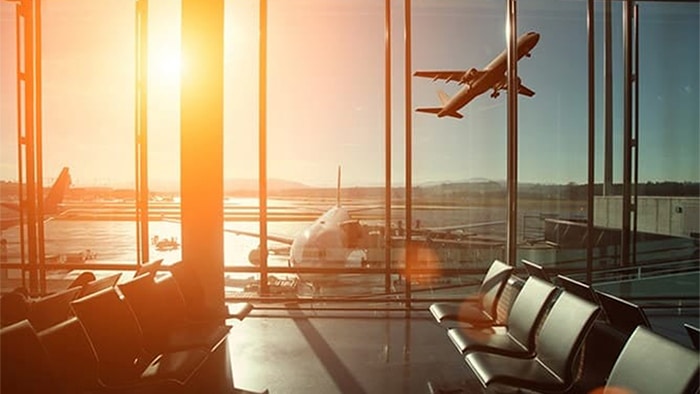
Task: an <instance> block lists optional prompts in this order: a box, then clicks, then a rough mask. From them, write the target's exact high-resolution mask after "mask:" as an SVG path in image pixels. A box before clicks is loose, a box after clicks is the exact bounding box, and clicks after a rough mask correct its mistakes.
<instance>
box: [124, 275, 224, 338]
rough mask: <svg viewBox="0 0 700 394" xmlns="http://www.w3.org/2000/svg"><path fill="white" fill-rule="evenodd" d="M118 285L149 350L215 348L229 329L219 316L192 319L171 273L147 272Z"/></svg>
mask: <svg viewBox="0 0 700 394" xmlns="http://www.w3.org/2000/svg"><path fill="white" fill-rule="evenodd" d="M118 288H119V290H120V292H121V293H122V294H123V295H124V301H125V302H126V303H127V304H128V305H129V307H130V308H131V311H132V312H133V314H134V315H135V316H136V320H137V321H138V323H139V326H140V327H141V331H142V334H143V338H144V344H145V346H146V347H147V348H148V349H149V350H152V351H157V352H162V351H173V350H181V349H188V348H192V347H205V348H207V349H211V350H214V349H215V348H216V347H217V346H218V345H219V344H220V343H221V342H222V341H223V340H224V339H225V338H226V335H227V334H228V332H229V330H230V328H231V327H230V326H227V325H224V324H222V323H221V321H220V319H210V320H199V321H194V320H191V319H190V318H189V317H188V315H187V308H186V304H185V300H184V297H183V295H182V293H181V292H180V290H179V288H178V284H177V282H175V278H174V277H173V276H172V275H170V274H166V275H164V276H161V277H159V278H154V277H153V274H151V273H147V274H144V275H141V276H139V277H136V278H133V279H131V280H129V281H127V282H125V283H122V284H120V285H118ZM163 305H167V308H164V307H163Z"/></svg>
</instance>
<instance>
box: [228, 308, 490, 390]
mask: <svg viewBox="0 0 700 394" xmlns="http://www.w3.org/2000/svg"><path fill="white" fill-rule="evenodd" d="M234 324H235V325H234V328H233V329H232V330H231V334H230V335H229V339H228V346H229V350H230V357H231V364H232V371H233V378H234V382H235V385H236V387H237V388H243V389H248V390H253V391H263V390H265V389H268V390H269V391H270V393H311V392H314V393H426V392H428V382H429V381H433V382H444V383H455V384H457V383H460V382H462V381H464V380H465V379H467V380H469V379H471V380H472V381H473V384H474V385H475V386H474V388H475V389H477V390H480V386H479V384H478V382H476V381H475V380H474V379H473V377H471V375H470V374H471V372H470V371H469V369H468V368H467V366H466V365H465V364H464V362H463V360H462V357H461V356H460V355H459V354H458V352H457V351H456V350H455V349H454V348H453V346H452V344H451V343H450V342H449V340H448V338H447V337H446V336H445V334H444V329H443V328H441V327H440V326H439V325H437V324H436V323H435V322H434V320H432V317H430V315H429V313H427V312H419V313H416V312H413V313H411V315H410V316H408V317H407V316H406V314H405V313H403V312H354V313H350V314H348V313H343V315H342V316H341V315H340V314H339V313H335V312H334V313H330V312H314V311H310V310H304V311H300V310H290V311H287V312H280V313H275V314H274V315H272V314H267V315H265V316H260V317H258V316H256V313H253V314H252V315H251V316H249V317H248V318H246V319H245V320H244V321H242V322H236V323H234Z"/></svg>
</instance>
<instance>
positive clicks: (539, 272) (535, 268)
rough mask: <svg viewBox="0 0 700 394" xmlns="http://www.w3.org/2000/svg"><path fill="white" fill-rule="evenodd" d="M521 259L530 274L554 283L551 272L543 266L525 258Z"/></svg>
mask: <svg viewBox="0 0 700 394" xmlns="http://www.w3.org/2000/svg"><path fill="white" fill-rule="evenodd" d="M521 261H522V263H523V265H524V266H525V270H526V271H527V274H528V275H529V276H534V277H536V278H540V279H542V280H543V281H545V282H549V283H552V278H550V277H549V274H548V273H547V271H545V269H544V267H543V266H541V265H539V264H536V263H533V262H532V261H529V260H525V259H522V260H521Z"/></svg>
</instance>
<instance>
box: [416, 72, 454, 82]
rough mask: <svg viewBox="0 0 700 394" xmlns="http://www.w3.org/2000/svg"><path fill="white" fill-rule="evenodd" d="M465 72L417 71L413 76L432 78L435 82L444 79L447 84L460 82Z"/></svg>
mask: <svg viewBox="0 0 700 394" xmlns="http://www.w3.org/2000/svg"><path fill="white" fill-rule="evenodd" d="M465 72H466V71H464V70H440V71H416V72H414V73H413V76H415V77H423V78H432V79H433V81H437V80H442V79H444V80H445V82H451V81H457V82H460V81H461V80H462V76H464V73H465Z"/></svg>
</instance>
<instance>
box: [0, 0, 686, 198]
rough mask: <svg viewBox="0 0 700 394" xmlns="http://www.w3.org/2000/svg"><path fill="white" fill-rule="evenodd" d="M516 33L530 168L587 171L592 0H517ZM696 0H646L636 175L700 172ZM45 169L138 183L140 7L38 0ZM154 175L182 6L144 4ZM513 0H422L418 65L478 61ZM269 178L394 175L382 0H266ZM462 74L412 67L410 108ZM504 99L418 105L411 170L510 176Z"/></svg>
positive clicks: (229, 32)
mask: <svg viewBox="0 0 700 394" xmlns="http://www.w3.org/2000/svg"><path fill="white" fill-rule="evenodd" d="M403 4H404V2H403V1H398V0H392V10H391V12H392V42H391V44H392V77H391V82H392V97H391V99H392V106H391V108H392V111H391V114H390V116H391V121H392V142H393V143H392V178H393V180H394V183H398V184H400V183H402V182H403V179H404V162H405V152H404V149H405V145H404V135H405V126H404V123H405V112H404V92H405V90H406V89H405V86H404V79H405V77H404V60H403V59H404V43H403V37H404V23H403V19H404V13H403ZM518 4H519V7H518V15H519V23H518V35H520V34H522V33H524V32H527V31H537V32H538V33H540V35H541V38H540V41H539V43H538V45H537V46H536V47H535V48H534V50H533V51H532V56H531V57H529V58H524V59H522V60H521V61H520V62H519V64H518V67H519V70H518V72H519V76H520V77H521V79H522V81H523V83H524V84H525V85H526V86H528V87H529V88H531V89H532V90H534V91H535V92H536V95H535V96H534V97H532V98H526V97H521V98H520V99H519V104H518V106H519V138H518V142H519V145H520V148H519V161H518V165H519V174H518V177H519V179H520V180H521V181H523V182H539V183H569V182H575V183H584V182H586V179H587V141H588V137H587V132H588V131H587V130H588V127H587V119H588V115H587V107H586V106H587V69H586V67H587V60H586V53H587V52H586V1H583V0H568V1H564V0H560V1H556V2H555V1H552V0H532V1H527V2H522V1H521V2H519V3H518ZM699 8H700V5H698V4H668V3H664V4H658V3H643V4H640V14H641V18H640V21H641V22H640V47H641V49H640V63H641V66H640V106H641V110H640V141H639V155H640V168H639V179H640V181H642V182H644V181H666V180H670V181H692V182H698V181H700V158H699V157H700V154H699V152H700V140H699V135H700V126H699V124H700V122H699V120H698V119H699V115H698V112H699V111H698V108H700V101H699V99H698V95H699V93H698V90H699V89H700V82H699V75H698V74H699V72H698V70H699V69H700V60H699V48H700V33H699V32H700V28H699V25H700V11H699ZM600 11H601V10H600V5H598V9H597V15H596V25H595V26H596V38H597V40H596V41H597V42H596V74H597V75H596V92H597V95H596V154H597V156H596V163H595V168H596V179H597V180H598V181H599V182H600V181H601V180H602V168H603V164H602V152H603V115H602V114H603V100H602V92H603V85H602V65H603V61H602V59H603V56H602V31H603V30H602V15H601V13H600ZM14 14H15V6H14V4H13V3H8V2H0V94H1V96H0V131H1V135H0V179H3V180H11V179H16V178H17V149H16V142H17V131H16V130H17V101H16V100H17V96H16V74H15V62H16V49H15V23H14ZM42 17H43V29H44V36H43V81H44V88H43V106H44V116H43V124H44V141H45V145H44V153H45V154H44V173H45V176H46V178H47V179H46V181H47V182H49V181H50V180H51V178H52V177H55V176H56V175H54V174H58V172H59V171H60V169H61V168H62V167H63V166H69V167H71V172H72V174H73V181H74V184H76V185H84V186H88V185H89V186H92V185H120V186H122V185H125V184H129V183H132V184H133V179H134V165H133V161H134V160H133V159H134V153H133V151H134V95H135V93H134V89H135V88H134V86H135V85H134V75H135V73H134V67H135V66H134V62H135V58H134V42H135V38H134V4H133V2H132V1H125V0H100V1H94V0H52V1H44V2H43V16H42ZM258 18H259V16H258V2H257V1H254V0H236V1H233V0H227V1H225V22H224V23H225V32H224V34H225V40H224V46H225V48H224V62H225V64H224V69H225V75H224V78H225V81H224V84H225V86H224V95H225V102H224V114H225V115H224V139H225V140H224V144H225V146H224V155H225V158H224V166H225V169H224V176H225V177H226V178H256V177H257V172H258V156H257V152H258V144H257V141H258V134H257V133H258ZM149 19H150V21H149V33H150V36H149V48H150V49H149V84H148V87H149V91H148V94H149V104H148V119H149V126H148V127H149V171H150V179H151V182H152V184H159V183H160V184H164V183H168V182H175V181H177V179H178V171H179V135H178V133H179V85H178V83H179V81H178V78H179V72H180V70H186V66H187V59H182V60H181V61H179V60H178V59H179V58H180V55H179V45H180V43H179V36H180V31H179V30H180V29H179V26H180V9H179V2H177V1H172V0H151V1H150V9H149ZM621 20H622V19H621V12H620V4H619V3H615V4H614V10H613V24H614V34H613V42H614V46H613V58H614V62H613V64H614V71H613V77H614V81H615V82H614V88H615V89H614V90H615V92H616V93H615V95H614V97H613V111H614V115H613V118H614V157H615V159H614V179H615V181H620V179H621V167H622V166H621V157H622V95H621V93H620V92H621V83H622V82H621V81H622V74H621V70H622V60H621V59H622V52H621V48H622V46H621ZM504 23H505V1H503V0H488V1H484V0H474V1H463V0H413V1H412V26H413V30H412V37H413V43H412V47H411V48H412V59H411V62H412V69H413V70H414V71H415V70H442V69H450V70H455V69H462V70H465V71H466V70H467V69H469V68H472V67H475V68H477V69H479V68H482V67H484V66H485V65H486V64H488V63H489V62H490V61H491V60H492V59H493V58H494V57H495V56H496V55H498V53H500V52H501V51H503V49H504V48H505V33H504ZM268 28H269V31H268V39H269V41H268V119H267V129H268V176H269V177H270V178H279V179H286V180H290V181H296V182H301V183H304V184H307V185H312V186H332V185H334V184H335V181H336V179H335V177H336V168H337V166H339V165H340V166H342V169H343V184H344V185H346V186H353V185H381V184H382V183H383V181H384V156H383V155H384V117H385V114H384V2H383V1H380V0H352V1H349V0H268ZM438 89H443V90H445V91H446V92H447V93H448V94H450V95H452V94H454V93H455V92H457V90H458V89H459V86H457V85H455V84H454V83H452V84H445V83H444V82H433V81H431V80H429V79H421V78H412V91H413V95H412V96H413V97H412V99H411V106H412V107H413V108H416V107H423V106H435V105H437V104H438V98H437V94H436V91H437V90H438ZM505 96H506V95H505V94H501V96H500V97H499V98H497V99H492V98H490V97H488V95H487V94H486V95H483V96H481V97H479V98H477V99H476V100H474V101H473V102H472V103H470V104H469V105H467V106H466V107H465V108H463V109H462V110H461V111H460V112H461V113H462V114H463V115H464V118H463V119H461V120H456V119H452V118H441V119H438V118H437V117H434V116H431V115H428V114H423V113H415V112H413V113H412V114H411V117H412V123H413V130H412V139H413V147H414V152H413V156H412V159H413V167H412V168H413V182H414V184H415V183H421V182H436V181H451V182H456V181H463V180H470V179H482V178H485V179H491V180H503V179H505V177H506V112H505V110H506V97H505Z"/></svg>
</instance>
